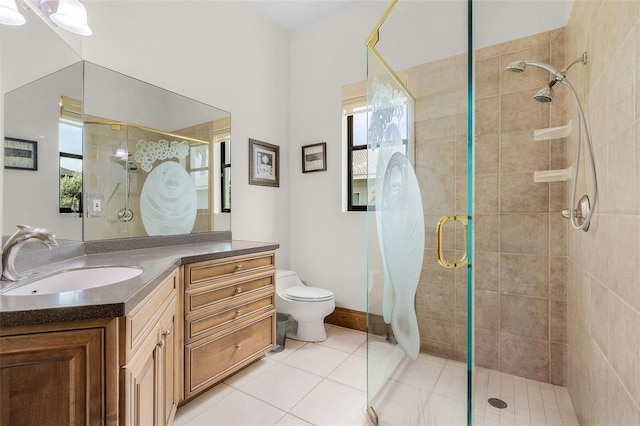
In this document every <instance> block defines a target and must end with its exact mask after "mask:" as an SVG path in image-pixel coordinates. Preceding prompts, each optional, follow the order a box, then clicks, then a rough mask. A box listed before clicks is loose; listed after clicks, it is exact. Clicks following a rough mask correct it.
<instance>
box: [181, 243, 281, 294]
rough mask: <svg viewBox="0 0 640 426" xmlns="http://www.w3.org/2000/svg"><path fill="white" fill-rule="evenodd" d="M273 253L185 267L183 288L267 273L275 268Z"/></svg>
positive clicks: (218, 260) (236, 257) (230, 258)
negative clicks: (210, 281) (213, 280)
mask: <svg viewBox="0 0 640 426" xmlns="http://www.w3.org/2000/svg"><path fill="white" fill-rule="evenodd" d="M274 265H275V252H272V251H270V252H264V253H257V254H251V255H245V256H234V257H229V258H226V259H217V260H211V261H208V262H199V263H194V264H191V265H187V267H186V269H185V274H186V275H185V278H186V280H185V287H186V288H189V287H190V286H193V285H198V284H201V283H203V282H206V281H209V280H211V279H227V278H233V277H235V276H237V275H244V274H251V273H255V272H260V271H268V270H272V269H274V268H275V266H274Z"/></svg>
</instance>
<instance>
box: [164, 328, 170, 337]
mask: <svg viewBox="0 0 640 426" xmlns="http://www.w3.org/2000/svg"><path fill="white" fill-rule="evenodd" d="M169 336H171V329H168V330H166V331H163V332H162V337H169Z"/></svg>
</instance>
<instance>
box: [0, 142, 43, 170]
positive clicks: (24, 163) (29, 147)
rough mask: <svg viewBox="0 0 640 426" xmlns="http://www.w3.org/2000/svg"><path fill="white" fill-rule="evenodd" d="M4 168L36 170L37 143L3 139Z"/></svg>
mask: <svg viewBox="0 0 640 426" xmlns="http://www.w3.org/2000/svg"><path fill="white" fill-rule="evenodd" d="M4 168H5V169H23V170H38V143H37V142H35V141H28V140H25V139H16V138H4Z"/></svg>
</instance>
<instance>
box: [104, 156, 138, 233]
mask: <svg viewBox="0 0 640 426" xmlns="http://www.w3.org/2000/svg"><path fill="white" fill-rule="evenodd" d="M114 157H115V158H116V159H118V160H119V161H120V162H122V167H123V168H124V170H125V172H126V174H125V185H126V187H127V193H126V196H125V198H124V207H123V208H121V209H120V210H118V220H119V221H120V222H125V223H126V222H131V220H132V219H133V211H132V210H131V209H130V208H129V198H130V196H131V172H132V171H136V170H138V166H136V165H135V163H134V162H133V161H131V160H130V159H129V157H131V154H130V153H129V152H128V151H127V150H126V149H123V148H118V149H117V150H116V154H115V155H114ZM118 186H120V183H118V185H117V186H116V189H115V190H114V191H113V192H114V193H115V192H116V190H117V189H118ZM111 196H113V194H111ZM109 198H111V197H109Z"/></svg>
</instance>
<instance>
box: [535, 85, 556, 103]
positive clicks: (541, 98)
mask: <svg viewBox="0 0 640 426" xmlns="http://www.w3.org/2000/svg"><path fill="white" fill-rule="evenodd" d="M533 99H535V100H536V101H538V102H542V103H543V104H546V103H548V102H551V101H552V100H553V88H552V87H549V86H546V87H543V88H542V89H540V90H539V91H538V93H536V94H535V95H534V96H533Z"/></svg>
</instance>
